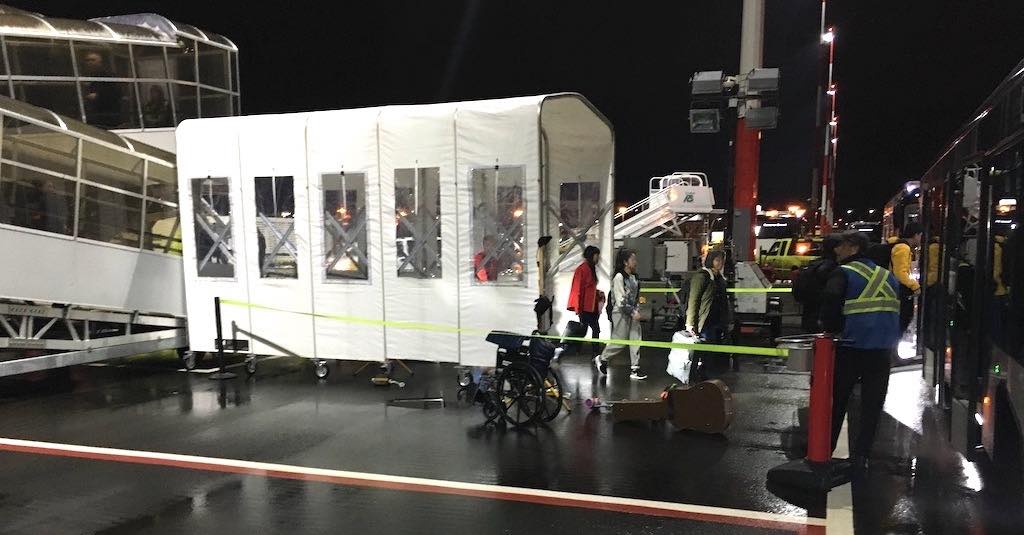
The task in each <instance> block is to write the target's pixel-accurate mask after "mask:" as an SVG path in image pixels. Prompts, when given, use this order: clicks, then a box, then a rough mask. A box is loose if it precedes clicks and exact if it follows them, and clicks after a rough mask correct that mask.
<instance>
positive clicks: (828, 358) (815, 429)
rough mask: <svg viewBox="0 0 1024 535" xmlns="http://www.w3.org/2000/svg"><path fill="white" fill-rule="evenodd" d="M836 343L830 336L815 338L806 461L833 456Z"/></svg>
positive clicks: (824, 460)
mask: <svg viewBox="0 0 1024 535" xmlns="http://www.w3.org/2000/svg"><path fill="white" fill-rule="evenodd" d="M835 369H836V343H835V341H834V340H832V337H831V336H825V335H819V336H818V337H817V338H816V339H815V340H814V368H813V369H812V370H811V406H810V410H809V411H808V415H807V460H808V461H810V462H812V463H827V462H829V461H830V460H831V459H832V384H833V381H834V380H835Z"/></svg>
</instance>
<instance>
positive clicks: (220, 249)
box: [192, 177, 235, 277]
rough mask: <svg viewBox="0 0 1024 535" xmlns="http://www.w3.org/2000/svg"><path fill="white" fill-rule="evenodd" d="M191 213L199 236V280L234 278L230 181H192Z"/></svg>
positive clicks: (202, 179)
mask: <svg viewBox="0 0 1024 535" xmlns="http://www.w3.org/2000/svg"><path fill="white" fill-rule="evenodd" d="M192 211H193V214H194V218H195V221H194V224H195V234H196V271H197V272H198V273H199V276H200V277H234V276H235V252H234V248H233V247H232V244H233V243H234V236H232V231H231V196H230V189H229V187H228V179H227V178H223V177H217V178H193V179H192Z"/></svg>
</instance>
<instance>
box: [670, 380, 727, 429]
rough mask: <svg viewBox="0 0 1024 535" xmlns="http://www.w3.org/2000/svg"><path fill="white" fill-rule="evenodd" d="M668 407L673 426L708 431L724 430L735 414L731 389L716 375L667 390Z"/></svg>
mask: <svg viewBox="0 0 1024 535" xmlns="http://www.w3.org/2000/svg"><path fill="white" fill-rule="evenodd" d="M668 410H669V421H671V422H672V425H673V426H675V427H676V429H689V430H691V431H700V432H702V433H711V434H716V433H724V432H725V430H726V429H728V428H729V425H730V424H732V420H733V417H734V415H735V410H734V408H733V404H732V392H731V391H730V390H729V387H728V386H725V383H723V382H722V381H719V380H718V379H712V380H710V381H702V382H700V383H697V384H695V385H684V386H681V387H679V388H673V389H672V390H669V392H668Z"/></svg>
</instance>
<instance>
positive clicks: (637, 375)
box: [629, 368, 647, 381]
mask: <svg viewBox="0 0 1024 535" xmlns="http://www.w3.org/2000/svg"><path fill="white" fill-rule="evenodd" d="M629 378H630V379H632V380H634V381H643V380H644V379H647V376H646V375H642V374H641V373H640V368H633V373H630V374H629Z"/></svg>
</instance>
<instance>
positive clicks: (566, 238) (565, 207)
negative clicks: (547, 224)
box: [558, 182, 601, 252]
mask: <svg viewBox="0 0 1024 535" xmlns="http://www.w3.org/2000/svg"><path fill="white" fill-rule="evenodd" d="M558 207H559V221H558V230H559V234H560V236H561V242H560V247H559V249H560V252H565V250H566V249H570V248H572V247H573V246H575V245H577V241H579V242H582V243H584V244H593V243H596V242H597V241H598V240H599V238H600V237H599V232H600V230H601V228H600V225H599V223H598V219H599V218H600V217H601V184H600V183H599V182H563V183H562V187H561V188H560V190H559V194H558Z"/></svg>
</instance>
